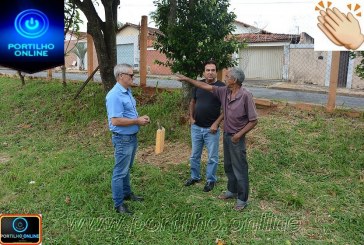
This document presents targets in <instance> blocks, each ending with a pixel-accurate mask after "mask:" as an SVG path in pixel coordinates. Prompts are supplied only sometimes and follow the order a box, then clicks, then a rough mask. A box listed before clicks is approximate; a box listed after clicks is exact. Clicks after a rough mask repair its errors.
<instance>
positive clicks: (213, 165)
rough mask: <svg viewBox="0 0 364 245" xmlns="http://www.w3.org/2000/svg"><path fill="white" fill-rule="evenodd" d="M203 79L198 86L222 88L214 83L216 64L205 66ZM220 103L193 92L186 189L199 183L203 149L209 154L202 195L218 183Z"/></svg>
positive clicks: (221, 116)
mask: <svg viewBox="0 0 364 245" xmlns="http://www.w3.org/2000/svg"><path fill="white" fill-rule="evenodd" d="M203 75H204V77H205V79H204V80H201V81H200V82H201V83H207V84H210V85H214V86H225V84H224V83H223V82H221V81H217V80H216V76H217V71H216V63H215V61H213V60H210V61H208V62H206V63H205V69H204V73H203ZM220 108H221V103H220V101H219V100H218V98H216V97H215V96H214V95H213V94H211V93H210V92H208V91H205V90H203V89H200V88H195V89H194V90H193V96H192V99H191V102H190V124H191V140H192V154H191V157H190V167H191V177H190V179H188V180H187V182H186V183H185V186H190V185H193V184H195V183H197V182H200V181H201V176H200V164H201V154H202V150H203V147H204V146H206V148H207V151H208V160H207V166H206V184H205V187H204V189H203V190H204V191H205V192H208V191H211V190H212V189H213V188H214V186H215V184H216V181H217V177H216V170H217V165H218V162H219V138H220V130H219V124H220V122H221V121H222V119H223V114H221V111H220Z"/></svg>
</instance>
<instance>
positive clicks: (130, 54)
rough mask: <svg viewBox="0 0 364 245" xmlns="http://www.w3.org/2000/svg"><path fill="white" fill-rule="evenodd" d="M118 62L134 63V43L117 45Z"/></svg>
mask: <svg viewBox="0 0 364 245" xmlns="http://www.w3.org/2000/svg"><path fill="white" fill-rule="evenodd" d="M117 60H118V64H122V63H126V64H130V65H132V66H133V65H134V44H133V43H128V44H118V45H117Z"/></svg>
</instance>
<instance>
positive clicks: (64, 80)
mask: <svg viewBox="0 0 364 245" xmlns="http://www.w3.org/2000/svg"><path fill="white" fill-rule="evenodd" d="M61 69H62V85H63V87H66V86H67V83H66V66H65V65H63V66H61Z"/></svg>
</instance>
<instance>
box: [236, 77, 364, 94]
mask: <svg viewBox="0 0 364 245" xmlns="http://www.w3.org/2000/svg"><path fill="white" fill-rule="evenodd" d="M243 85H245V86H248V87H264V88H271V89H280V90H288V91H302V92H311V93H320V94H327V93H328V92H329V87H324V86H318V85H310V84H296V83H291V82H282V80H271V81H254V80H247V81H244V83H243ZM336 94H337V95H343V96H352V97H364V89H347V88H337V90H336Z"/></svg>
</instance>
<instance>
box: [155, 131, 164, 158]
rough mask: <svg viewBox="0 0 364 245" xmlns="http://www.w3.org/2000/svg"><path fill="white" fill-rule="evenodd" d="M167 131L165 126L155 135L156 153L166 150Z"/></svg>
mask: <svg viewBox="0 0 364 245" xmlns="http://www.w3.org/2000/svg"><path fill="white" fill-rule="evenodd" d="M165 133H166V130H165V129H164V128H163V127H161V128H160V129H158V130H157V134H156V137H155V154H159V153H162V152H163V150H164V138H165Z"/></svg>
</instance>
